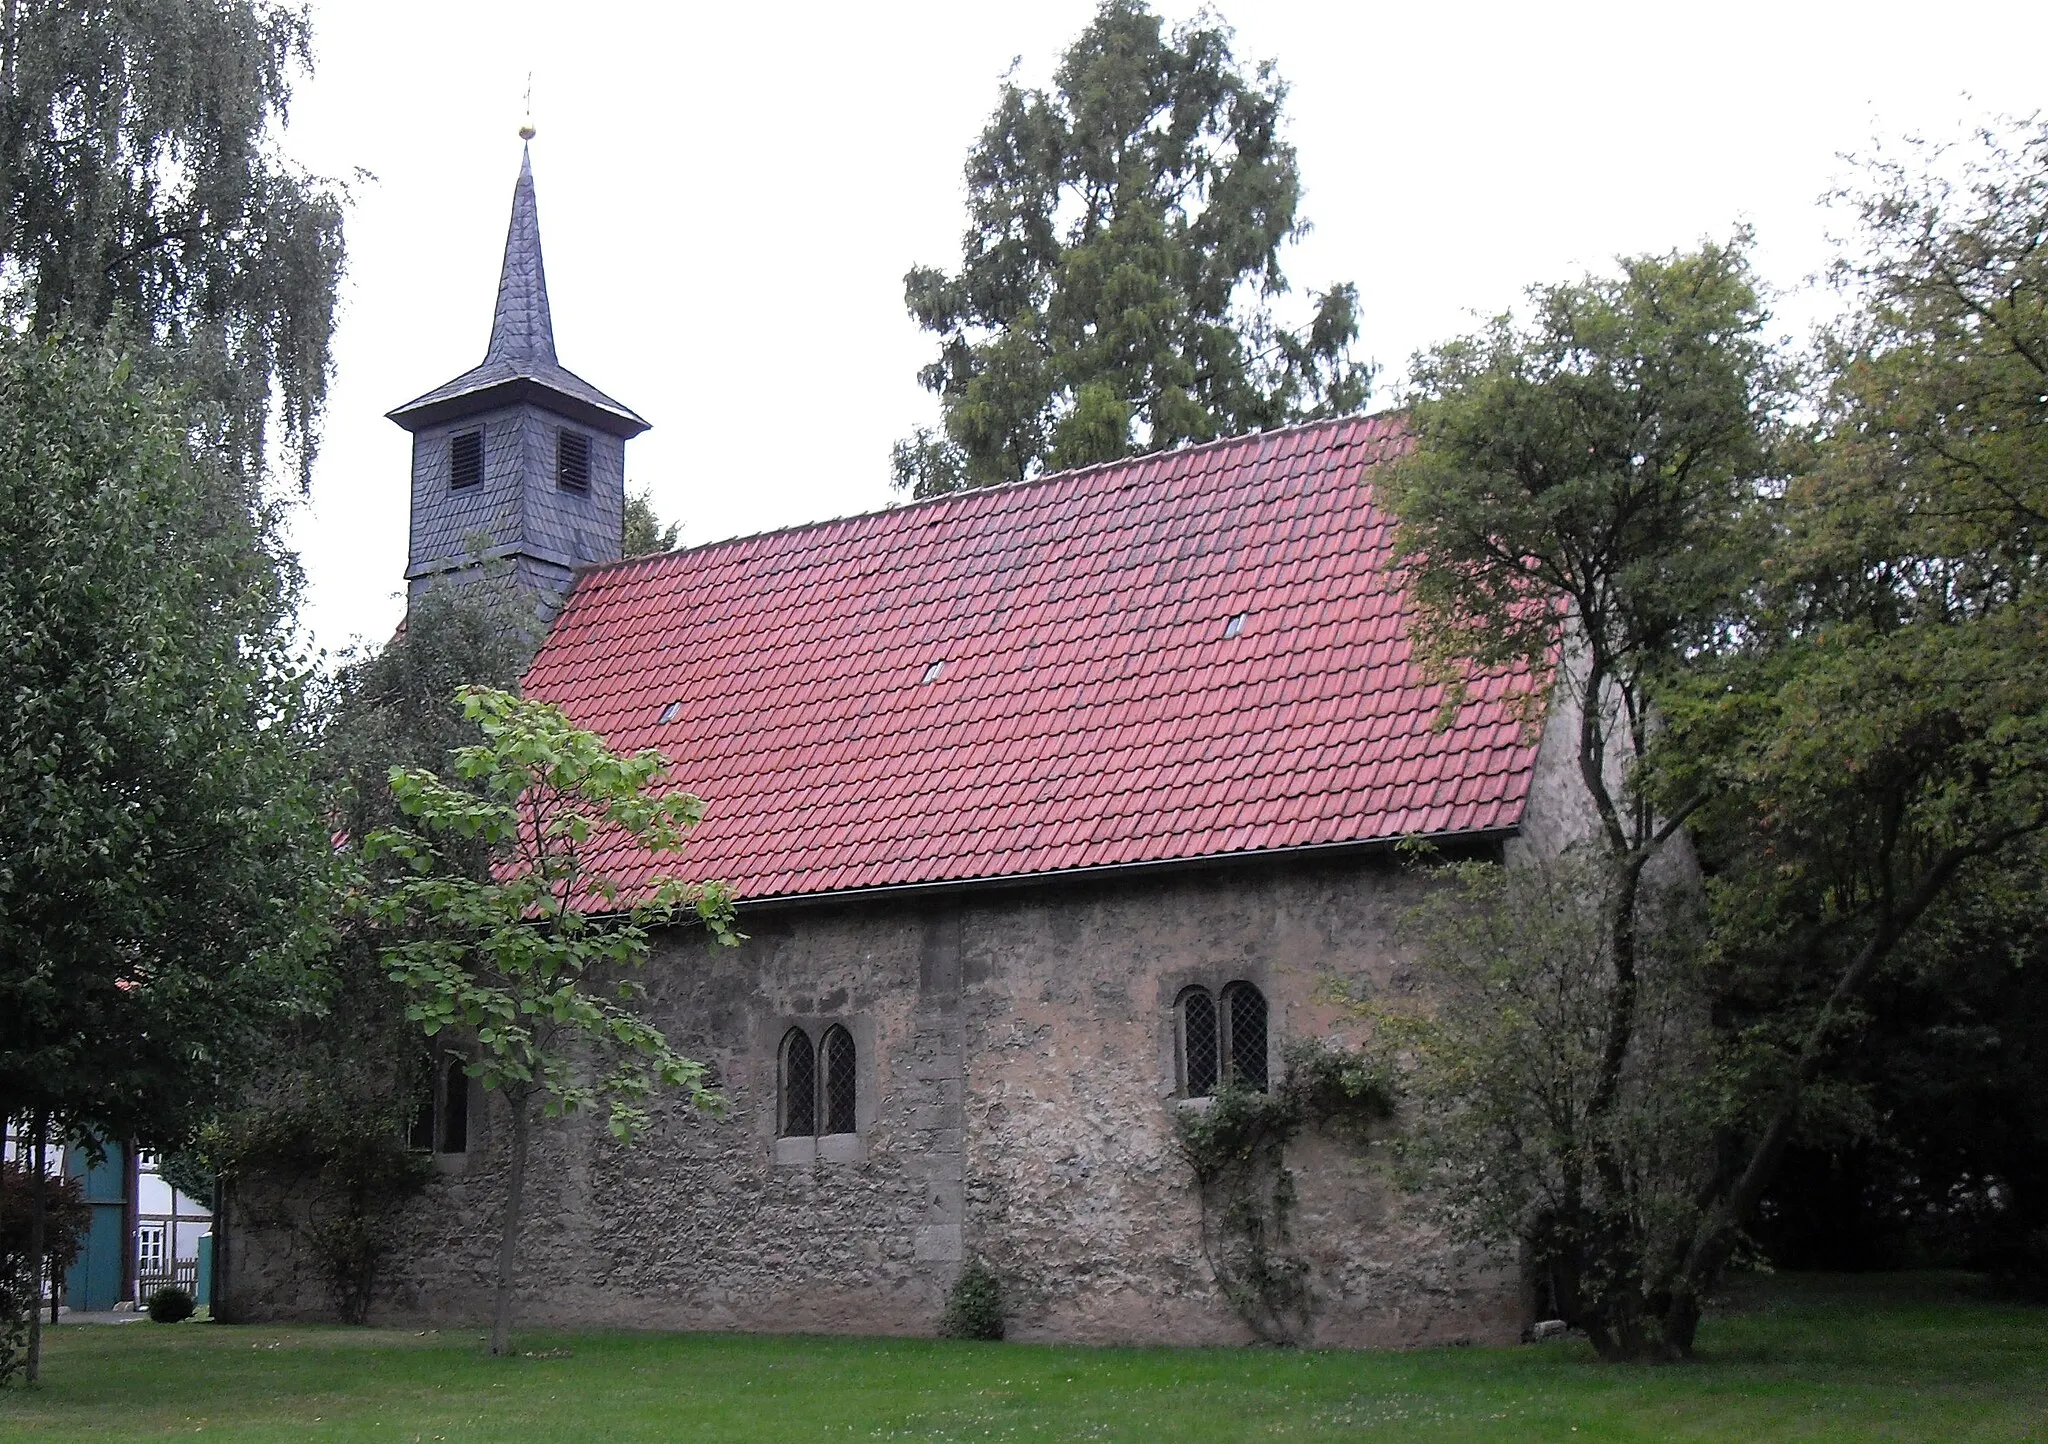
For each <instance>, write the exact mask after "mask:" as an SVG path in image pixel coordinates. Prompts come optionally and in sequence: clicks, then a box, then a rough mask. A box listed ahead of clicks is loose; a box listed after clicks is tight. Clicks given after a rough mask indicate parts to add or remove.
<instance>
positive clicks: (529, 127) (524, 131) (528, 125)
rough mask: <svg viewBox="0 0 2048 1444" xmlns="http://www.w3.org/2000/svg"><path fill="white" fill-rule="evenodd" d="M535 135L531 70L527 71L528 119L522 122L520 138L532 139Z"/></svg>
mask: <svg viewBox="0 0 2048 1444" xmlns="http://www.w3.org/2000/svg"><path fill="white" fill-rule="evenodd" d="M533 136H534V129H533V72H532V71H531V70H529V71H527V72H526V119H525V120H523V121H521V122H520V125H519V138H520V139H521V140H532V139H533Z"/></svg>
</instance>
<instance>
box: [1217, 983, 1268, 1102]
mask: <svg viewBox="0 0 2048 1444" xmlns="http://www.w3.org/2000/svg"><path fill="white" fill-rule="evenodd" d="M1223 1027H1224V1033H1225V1035H1226V1041H1225V1044H1224V1052H1225V1063H1226V1076H1227V1077H1228V1078H1229V1080H1230V1081H1231V1082H1232V1083H1234V1084H1236V1085H1237V1086H1238V1087H1240V1088H1249V1089H1251V1090H1252V1091H1253V1092H1255V1093H1263V1092H1265V1091H1266V995H1265V994H1264V993H1262V992H1260V991H1259V990H1258V989H1257V988H1255V987H1253V986H1252V985H1251V984H1250V983H1232V984H1231V985H1230V986H1229V987H1227V988H1225V989H1224V990H1223Z"/></svg>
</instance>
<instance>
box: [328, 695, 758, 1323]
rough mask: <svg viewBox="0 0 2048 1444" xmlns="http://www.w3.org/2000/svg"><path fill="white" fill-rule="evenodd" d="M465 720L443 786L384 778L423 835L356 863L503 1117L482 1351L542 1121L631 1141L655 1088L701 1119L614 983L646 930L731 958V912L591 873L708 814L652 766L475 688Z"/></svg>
mask: <svg viewBox="0 0 2048 1444" xmlns="http://www.w3.org/2000/svg"><path fill="white" fill-rule="evenodd" d="M462 702H463V709H464V712H465V714H466V715H467V716H468V717H469V718H470V720H471V721H473V722H475V723H477V724H478V725H479V726H480V727H481V728H482V729H483V733H484V739H485V740H484V741H483V742H482V743H480V744H478V745H475V746H472V747H465V748H461V749H459V750H458V751H457V752H456V754H455V765H454V771H455V776H456V778H457V779H459V780H460V782H461V783H467V784H474V785H476V786H477V787H478V788H479V789H480V791H471V790H469V789H468V788H467V787H464V786H461V785H451V784H450V783H446V782H443V781H441V780H440V779H439V778H437V777H435V776H433V775H432V774H431V773H427V772H424V771H421V770H419V769H415V768H405V767H394V768H393V769H392V772H391V786H392V791H393V792H394V794H395V795H396V796H397V799H398V804H399V807H400V808H401V809H402V810H403V811H404V812H405V814H406V816H407V817H409V818H412V819H414V820H416V821H417V823H418V824H419V826H420V828H421V829H422V831H421V832H413V831H408V830H404V829H397V828H394V829H389V830H386V831H383V832H380V833H378V834H376V835H375V836H374V837H373V838H372V839H371V843H370V849H369V856H370V857H371V859H372V860H373V861H374V860H375V859H377V858H378V857H380V856H388V857H393V858H396V859H398V860H399V861H401V862H403V863H405V864H407V865H408V866H409V867H410V868H412V869H413V870H414V871H413V872H412V874H411V875H409V876H406V877H403V878H401V879H400V880H398V881H396V882H395V883H393V884H390V885H388V886H385V887H383V888H381V889H380V890H379V891H378V892H377V893H376V894H375V896H374V897H373V898H372V899H371V900H370V907H371V909H372V914H373V916H374V917H376V919H377V920H378V921H379V922H380V923H382V924H383V925H384V926H386V927H388V928H390V929H391V930H392V931H393V932H394V933H395V934H396V935H397V936H398V938H399V939H400V940H399V941H397V942H395V943H394V944H392V945H391V946H390V947H389V948H388V949H387V950H386V952H385V959H386V962H387V963H388V965H389V967H390V970H391V975H392V977H393V979H394V980H395V981H397V982H399V983H400V984H401V985H403V986H404V987H405V988H406V989H407V990H408V993H409V994H410V996H411V999H412V1001H411V1003H410V1006H409V1007H408V1010H407V1011H408V1015H409V1016H410V1017H412V1018H413V1019H415V1020H416V1021H417V1022H418V1023H419V1024H420V1025H421V1026H422V1028H423V1029H424V1030H425V1032H426V1033H427V1035H428V1036H429V1037H435V1036H438V1035H439V1034H441V1033H443V1032H445V1031H450V1030H455V1031H457V1032H459V1033H460V1034H461V1035H462V1036H463V1037H465V1038H466V1039H468V1040H471V1041H473V1044H474V1050H475V1051H474V1061H473V1062H472V1063H471V1064H470V1065H469V1071H470V1074H471V1076H472V1077H474V1078H476V1079H477V1080H478V1081H479V1082H481V1083H482V1084H483V1086H484V1087H485V1088H486V1089H489V1090H493V1091H496V1092H499V1093H502V1094H503V1095H504V1098H505V1103H506V1109H507V1112H508V1113H509V1115H510V1125H511V1126H510V1130H509V1133H510V1150H509V1157H508V1159H507V1165H506V1184H505V1206H504V1213H503V1222H502V1225H501V1228H500V1236H499V1245H498V1259H497V1284H496V1296H495V1304H494V1308H493V1316H492V1324H491V1352H492V1353H493V1354H502V1353H504V1352H505V1350H506V1349H507V1347H509V1343H510V1334H511V1317H512V1315H511V1310H512V1288H513V1286H514V1283H515V1281H516V1278H517V1269H518V1256H519V1232H520V1226H521V1222H522V1212H521V1210H522V1205H523V1201H524V1197H525V1183H526V1159H527V1147H528V1143H529V1140H530V1138H531V1135H532V1130H533V1124H534V1119H535V1113H536V1110H538V1111H539V1113H540V1114H541V1115H542V1116H546V1117H559V1116H563V1115H566V1114H571V1113H576V1112H579V1111H582V1110H584V1109H587V1108H591V1107H595V1106H598V1105H603V1106H604V1107H605V1108H606V1110H607V1114H608V1117H607V1123H608V1125H609V1127H610V1129H611V1132H612V1134H613V1135H614V1136H615V1137H616V1138H618V1139H619V1140H620V1141H622V1142H629V1141H630V1140H631V1139H632V1137H633V1135H634V1134H635V1133H636V1132H637V1131H638V1130H639V1129H640V1128H641V1127H643V1126H644V1125H645V1124H646V1121H647V1113H646V1107H645V1105H646V1102H647V1100H648V1099H649V1098H651V1097H652V1096H653V1094H654V1092H655V1090H656V1089H657V1088H659V1087H662V1086H669V1087H675V1088H680V1089H682V1090H683V1091H684V1093H685V1094H686V1096H687V1098H688V1100H689V1102H690V1104H691V1106H693V1107H697V1108H703V1109H715V1108H717V1107H720V1106H722V1103H721V1100H720V1099H719V1097H718V1095H716V1094H715V1093H713V1092H712V1091H711V1090H710V1088H709V1087H708V1086H707V1085H706V1082H705V1070H704V1066H703V1064H701V1063H698V1062H695V1061H693V1060H691V1059H688V1058H685V1057H683V1056H682V1055H681V1054H679V1053H677V1052H676V1051H675V1050H674V1049H673V1048H671V1047H670V1046H669V1044H668V1041H667V1039H666V1038H664V1037H663V1036H662V1034H661V1032H660V1030H659V1029H657V1028H655V1027H654V1026H653V1025H652V1024H651V1023H649V1022H647V1021H646V1019H645V1018H643V1017H642V1016H641V1015H640V1014H639V1013H638V1012H637V1011H635V1009H634V1007H633V1004H634V1003H635V1002H636V1001H637V1000H638V999H639V998H640V997H641V989H640V987H639V985H638V983H637V982H636V981H635V980H633V979H632V978H630V977H629V976H627V974H628V973H629V972H630V971H631V970H633V969H636V968H638V967H640V966H641V965H643V964H644V963H645V962H646V959H647V953H648V930H649V929H650V928H653V927H658V926H669V925H673V924H677V923H683V922H688V923H692V924H694V925H696V926H700V927H702V928H703V929H705V931H706V932H707V934H708V935H709V936H710V937H711V938H712V939H714V940H716V941H717V942H720V943H725V944H732V943H736V942H737V941H738V940H739V938H738V934H737V933H735V932H734V930H733V927H732V901H731V898H730V895H729V894H728V893H727V892H726V890H725V889H724V888H723V887H722V886H720V885H719V884H716V883H700V884H686V883H682V882H679V881H676V880H673V879H664V880H661V881H658V882H655V883H652V884H649V885H646V886H644V887H637V888H635V889H633V891H632V892H631V893H630V894H629V893H628V892H627V891H625V890H624V889H623V888H622V887H621V886H620V885H619V883H618V882H617V881H616V880H615V879H613V878H612V877H610V876H609V875H608V874H606V873H605V872H603V871H601V870H600V868H599V866H598V860H599V859H600V858H602V857H605V856H618V855H620V854H621V853H623V854H625V855H628V856H630V854H631V853H633V852H650V853H656V854H660V853H665V852H672V851H674V850H675V849H677V848H678V847H680V846H681V845H682V842H683V839H684V836H685V835H686V834H687V832H688V831H689V829H690V828H692V827H694V826H695V825H696V824H697V822H698V821H699V820H700V819H701V818H702V816H703V812H704V804H703V803H702V802H701V801H700V800H699V799H697V798H696V797H694V796H692V795H690V794H689V793H687V792H681V791H675V790H663V788H662V783H663V781H664V778H665V774H666V769H667V764H666V762H665V761H664V760H663V758H662V757H661V755H660V754H659V753H657V752H652V751H647V752H641V753H637V754H635V755H634V756H631V757H621V756H618V755H616V754H614V753H613V752H611V751H610V750H609V749H608V748H607V747H606V746H605V744H604V742H603V739H601V738H599V737H598V736H596V735H595V734H594V733H590V732H586V731H583V730H582V729H580V728H577V727H573V726H571V725H570V723H569V721H568V719H567V718H566V717H564V716H563V714H562V712H561V710H560V709H559V708H557V707H554V706H552V705H550V704H548V703H545V702H531V701H522V700H520V699H519V698H516V697H513V696H511V695H510V694H508V693H504V692H498V691H493V690H491V689H489V688H481V687H470V688H465V689H464V690H463V693H462ZM437 840H438V841H446V840H452V841H455V842H458V843H461V842H468V841H477V842H481V843H483V844H485V845H486V846H488V847H489V848H491V849H492V850H493V852H494V854H495V855H496V858H497V860H498V866H497V868H496V869H495V870H494V871H493V872H492V873H491V874H489V875H488V876H486V877H483V878H481V879H479V878H473V877H466V876H463V875H461V874H459V873H456V872H451V871H449V870H446V869H442V868H438V867H437V866H436V864H437V861H438V858H439V853H438V851H437Z"/></svg>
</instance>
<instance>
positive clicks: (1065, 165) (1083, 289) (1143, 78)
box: [894, 0, 1369, 496]
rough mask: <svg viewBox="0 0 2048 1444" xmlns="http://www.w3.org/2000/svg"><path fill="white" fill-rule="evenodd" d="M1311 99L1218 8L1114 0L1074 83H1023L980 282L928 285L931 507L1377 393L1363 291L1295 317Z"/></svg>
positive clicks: (994, 123) (978, 246)
mask: <svg viewBox="0 0 2048 1444" xmlns="http://www.w3.org/2000/svg"><path fill="white" fill-rule="evenodd" d="M1286 98H1287V87H1286V86H1285V85H1284V84H1283V83H1282V82H1281V80H1280V78H1279V76H1278V75H1277V74H1276V73H1275V71H1274V69H1273V67H1272V65H1271V64H1266V63H1262V64H1259V65H1256V66H1253V67H1250V68H1247V67H1246V66H1244V65H1242V64H1241V63H1240V62H1239V61H1238V60H1237V58H1236V56H1235V55H1234V54H1233V53H1232V50H1231V33H1230V31H1229V29H1228V28H1227V27H1225V26H1223V25H1221V24H1220V23H1218V22H1216V21H1215V20H1214V18H1213V17H1208V16H1204V17H1202V18H1199V19H1197V20H1194V21H1192V22H1190V23H1188V24H1186V25H1183V26H1181V27H1180V28H1178V29H1176V30H1174V31H1172V32H1170V33H1169V32H1168V31H1167V30H1166V29H1165V27H1164V26H1163V24H1162V23H1161V21H1160V19H1159V17H1158V16H1156V15H1154V14H1152V13H1151V11H1150V10H1148V9H1147V8H1146V6H1145V5H1144V3H1143V0H1103V3H1102V4H1101V6H1100V8H1099V9H1098V10H1097V11H1096V13H1095V18H1094V20H1093V21H1092V22H1091V23H1090V24H1089V26H1088V28H1087V29H1086V30H1084V31H1083V32H1082V33H1081V35H1080V38H1079V39H1077V40H1076V41H1075V42H1074V44H1073V45H1072V46H1071V47H1069V49H1068V50H1067V52H1066V54H1065V55H1064V56H1063V57H1062V58H1061V61H1060V65H1059V69H1058V71H1057V73H1056V74H1055V76H1054V80H1053V85H1052V87H1051V88H1050V89H1045V90H1041V89H1036V88H1031V87H1025V86H1021V85H1018V84H1017V83H1016V82H1015V81H1014V80H1012V81H1006V82H1005V83H1004V85H1003V87H1002V91H1001V93H1000V96H999V98H998V100H997V103H996V109H995V114H994V115H993V116H991V117H990V119H989V122H988V125H987V127H986V128H985V129H984V130H983V131H982V134H981V138H980V140H979V141H978V142H976V144H975V146H974V149H973V150H972V151H971V152H970V153H969V155H968V159H967V191H968V228H967V233H966V236H965V238H964V242H963V247H962V255H961V262H960V268H959V270H958V271H957V272H954V273H953V274H950V275H949V274H947V273H946V272H944V271H941V270H938V269H935V268H932V267H928V266H918V267H915V268H913V269H912V270H911V271H910V273H909V274H908V275H906V276H905V277H904V281H903V288H904V299H905V301H906V303H907V304H908V306H909V308H910V314H911V315H912V316H913V317H914V318H916V320H917V323H918V325H919V326H921V327H922V328H923V329H925V330H927V331H930V332H932V333H933V334H934V335H936V336H937V337H938V338H939V355H938V358H937V359H936V360H934V361H933V362H932V363H931V364H930V365H929V366H927V367H925V368H924V370H923V371H922V372H920V373H919V380H920V381H921V382H922V384H923V385H924V386H925V387H926V388H927V389H928V390H930V391H932V392H935V393H936V394H937V395H938V398H939V405H940V409H941V412H942V418H943V419H942V423H941V427H940V430H939V431H937V432H933V431H931V430H929V429H920V430H919V431H918V432H917V433H916V434H915V435H914V436H912V437H911V438H909V439H908V440H905V441H902V442H899V443H898V444H897V446H896V449H895V453H894V470H895V478H896V483H897V485H898V486H901V487H905V488H907V489H909V490H911V491H912V492H914V493H915V494H916V495H918V496H933V495H937V494H940V493H943V492H948V491H953V490H956V489H959V488H961V487H974V486H990V485H994V484H997V483H1000V482H1006V481H1016V480H1019V479H1021V478H1024V477H1027V476H1031V475H1033V474H1035V473H1036V472H1038V471H1039V470H1041V469H1043V468H1047V467H1052V468H1061V467H1069V466H1082V465H1086V464H1088V463H1090V462H1097V461H1110V460H1114V459H1116V458H1118V457H1122V456H1129V455H1132V454H1134V453H1137V452H1146V451H1158V450H1162V449H1164V448H1167V447H1171V446H1176V445H1180V444H1182V443H1184V442H1192V441H1207V440H1211V439H1213V438H1215V437H1219V436H1229V435H1234V434H1237V433H1239V432H1244V431H1250V430H1255V429H1258V428H1262V427H1269V426H1276V425H1280V424H1283V423H1285V422H1289V421H1295V420H1300V419H1303V418H1305V417H1310V416H1317V415H1329V414H1336V413H1340V412H1344V411H1349V410H1353V409H1355V408H1356V407H1358V406H1359V405H1360V404H1362V403H1363V401H1364V399H1365V394H1366V387H1367V383H1368V380H1369V372H1368V369H1367V368H1366V367H1365V366H1364V365H1362V364H1360V363H1359V362H1356V361H1354V360H1353V359H1352V358H1351V356H1350V354H1349V348H1350V344H1351V342H1352V341H1353V339H1354V338H1355V337H1356V336H1357V332H1358V326H1357V320H1356V316H1355V307H1356V294H1355V292H1354V291H1353V289H1352V287H1351V286H1350V285H1348V284H1342V285H1333V286H1331V287H1330V288H1329V289H1328V290H1327V291H1324V292H1322V293H1320V294H1318V295H1315V296H1313V297H1311V301H1312V306H1311V308H1310V310H1311V314H1310V315H1309V317H1308V319H1307V321H1306V324H1304V325H1302V326H1300V327H1298V328H1289V327H1288V326H1285V325H1283V324H1282V323H1281V322H1280V320H1279V319H1278V318H1277V317H1276V315H1275V312H1274V309H1273V303H1274V302H1275V300H1276V299H1278V298H1279V297H1280V296H1281V295H1282V294H1283V293H1285V292H1286V291H1287V289H1288V282H1287V278H1286V275H1285V273H1284V272H1283V270H1282V268H1281V262H1280V253H1281V250H1282V248H1283V247H1284V246H1285V245H1286V244H1287V243H1288V242H1289V241H1290V240H1292V239H1294V238H1295V237H1297V236H1299V235H1300V234H1301V233H1302V232H1303V230H1304V229H1306V222H1304V221H1303V220H1302V219H1301V216H1300V213H1299V211H1300V204H1301V173H1300V169H1299V166H1298V164H1297V161H1296V157H1295V152H1294V147H1293V146H1291V145H1290V144H1288V142H1287V141H1286V139H1285V138H1284V136H1283V133H1282V132H1283V107H1284V103H1285V101H1286Z"/></svg>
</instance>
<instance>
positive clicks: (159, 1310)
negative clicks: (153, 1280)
mask: <svg viewBox="0 0 2048 1444" xmlns="http://www.w3.org/2000/svg"><path fill="white" fill-rule="evenodd" d="M193 1307H194V1305H193V1303H192V1295H190V1294H188V1293H186V1292H185V1291H184V1290H183V1289H181V1288H179V1287H178V1286H177V1285H176V1284H166V1285H165V1286H164V1287H163V1288H160V1289H158V1290H157V1291H156V1292H155V1293H153V1294H151V1295H150V1296H149V1321H150V1322H151V1323H153V1324H176V1323H182V1322H183V1321H184V1320H186V1319H189V1318H191V1317H192V1310H193Z"/></svg>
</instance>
